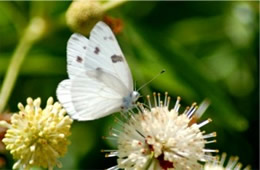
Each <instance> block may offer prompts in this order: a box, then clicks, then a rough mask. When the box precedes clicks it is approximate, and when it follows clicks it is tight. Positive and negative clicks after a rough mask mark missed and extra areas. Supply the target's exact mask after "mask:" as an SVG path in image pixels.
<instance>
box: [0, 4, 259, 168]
mask: <svg viewBox="0 0 260 170" xmlns="http://www.w3.org/2000/svg"><path fill="white" fill-rule="evenodd" d="M70 3H71V2H39V1H35V2H28V1H27V2H20V1H16V2H0V85H1V84H2V82H3V79H4V75H5V73H6V70H7V67H8V64H9V62H10V58H11V56H12V54H13V52H14V50H15V48H16V46H17V44H18V43H19V40H20V39H21V35H22V33H23V30H24V28H25V27H26V25H27V24H28V22H29V20H30V18H32V17H34V16H36V15H40V16H42V17H43V18H44V19H45V21H46V22H47V29H46V32H45V35H44V36H43V38H41V39H40V40H39V41H37V42H36V43H35V44H33V46H32V48H31V49H30V51H29V52H28V54H27V55H26V58H25V60H24V62H23V64H22V67H21V70H20V71H19V76H18V79H17V82H16V84H15V87H14V90H13V91H12V93H11V97H10V99H9V101H8V104H7V106H6V109H7V110H9V111H11V112H15V111H17V103H18V102H22V103H25V102H26V98H27V97H29V96H31V97H33V98H36V97H41V98H42V101H43V103H45V101H46V100H47V98H48V97H49V96H54V97H55V98H56V92H55V91H56V88H57V85H58V83H59V82H60V81H61V80H63V79H66V78H67V73H66V44H67V40H68V39H69V37H70V35H71V34H72V33H73V32H72V31H71V30H70V29H69V28H68V26H67V25H66V21H65V17H64V16H65V12H66V10H67V9H68V7H69V5H70ZM106 14H107V15H109V16H112V17H115V18H119V19H121V20H122V22H123V26H124V27H123V30H122V32H121V33H120V34H118V35H117V38H118V41H119V44H120V46H121V48H122V51H123V52H124V54H125V56H126V58H127V61H128V63H129V66H130V68H131V71H132V74H133V77H134V80H135V81H136V82H137V87H140V86H141V85H142V84H144V83H145V82H147V81H148V80H150V79H151V78H152V77H154V76H155V75H156V74H157V73H159V72H160V71H161V69H163V68H164V69H166V73H165V74H163V75H161V76H160V77H159V78H157V79H156V80H155V81H153V82H152V83H151V84H149V85H148V86H146V87H145V88H143V89H142V91H141V93H142V94H143V95H147V94H151V93H152V92H153V91H156V92H161V93H164V92H165V91H168V92H169V93H170V95H171V96H172V98H176V97H177V96H181V97H182V106H183V107H182V109H184V108H185V107H186V106H187V105H190V104H191V103H192V102H194V101H196V102H198V103H199V102H201V101H202V100H203V99H205V98H208V99H209V100H210V101H211V105H210V107H209V109H208V110H207V111H206V113H205V114H204V115H203V117H202V120H204V119H207V118H208V117H210V118H212V120H213V122H212V123H210V124H209V125H207V126H206V127H204V128H203V130H206V132H212V131H216V132H217V143H216V144H209V145H208V146H207V147H208V148H216V149H219V150H220V152H227V154H228V155H237V156H239V157H240V162H241V163H243V165H248V164H250V165H251V166H252V168H253V169H258V168H259V166H258V163H259V162H258V161H259V110H258V107H259V72H258V70H259V65H258V63H259V58H258V55H259V2H257V1H255V2H246V1H245V2H243V1H237V2H235V1H233V2H166V1H165V2H155V1H154V2H130V1H129V2H126V3H124V4H122V5H121V6H119V7H117V8H114V9H111V10H110V11H109V12H108V13H106ZM173 103H174V102H172V104H173ZM112 126H115V122H114V117H113V116H108V117H106V118H102V119H100V120H95V121H89V122H77V121H75V122H74V123H73V126H72V136H71V137H70V139H71V141H72V143H71V145H70V146H69V151H68V153H67V154H66V156H65V157H63V158H62V159H60V160H61V161H62V163H63V167H64V168H63V169H104V168H108V167H111V166H113V165H115V164H116V159H115V158H105V157H104V153H101V152H100V150H101V149H111V148H115V147H116V145H115V144H114V143H111V142H109V141H107V140H103V139H102V138H101V137H102V136H107V135H108V134H109V127H112ZM1 156H2V157H4V158H5V159H6V165H5V166H4V167H3V168H4V169H10V168H11V166H12V164H13V161H12V158H11V156H10V155H9V154H8V153H6V152H2V153H1Z"/></svg>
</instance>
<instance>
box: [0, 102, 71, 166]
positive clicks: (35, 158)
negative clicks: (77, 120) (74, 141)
mask: <svg viewBox="0 0 260 170" xmlns="http://www.w3.org/2000/svg"><path fill="white" fill-rule="evenodd" d="M40 104H41V100H40V98H37V99H35V100H33V99H32V98H27V105H26V106H25V107H24V106H23V105H22V104H21V103H19V104H18V108H19V110H20V111H19V113H16V114H13V115H12V117H11V123H10V124H9V123H7V122H5V121H1V122H0V125H1V126H2V127H7V128H8V130H7V132H6V134H5V137H4V139H3V142H4V144H5V145H6V149H7V150H10V153H11V154H12V155H13V158H14V159H16V160H17V162H16V163H15V164H14V165H13V169H17V168H19V167H20V168H22V169H30V168H31V167H33V166H41V167H44V168H48V169H52V168H53V167H54V166H58V167H61V163H60V162H59V161H58V160H57V158H58V157H60V156H63V155H64V154H65V153H66V152H67V145H68V144H69V141H68V139H67V137H68V136H69V135H70V127H71V123H72V119H70V117H69V116H65V113H66V112H65V110H64V109H63V108H62V107H61V105H60V104H59V103H58V102H56V103H53V98H52V97H50V98H49V99H48V101H47V106H46V107H45V108H44V109H43V110H42V109H41V107H40Z"/></svg>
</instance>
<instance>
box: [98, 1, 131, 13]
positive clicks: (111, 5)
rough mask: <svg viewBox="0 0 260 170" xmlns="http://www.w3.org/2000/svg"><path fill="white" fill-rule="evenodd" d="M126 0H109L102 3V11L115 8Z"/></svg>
mask: <svg viewBox="0 0 260 170" xmlns="http://www.w3.org/2000/svg"><path fill="white" fill-rule="evenodd" d="M125 2H126V0H110V1H108V2H107V3H104V4H103V6H102V8H103V10H104V12H107V11H109V10H110V9H113V8H116V7H117V6H119V5H121V4H123V3H125Z"/></svg>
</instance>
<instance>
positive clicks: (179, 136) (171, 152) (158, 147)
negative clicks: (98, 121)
mask: <svg viewBox="0 0 260 170" xmlns="http://www.w3.org/2000/svg"><path fill="white" fill-rule="evenodd" d="M147 99H148V106H145V105H144V104H138V107H137V110H138V113H137V114H135V113H133V111H129V118H127V119H128V120H127V122H126V123H123V122H122V121H121V120H118V122H119V124H121V125H122V130H117V129H112V137H115V138H116V139H117V143H118V148H117V150H103V151H104V152H108V153H107V154H106V156H107V157H113V156H117V157H118V159H117V165H116V166H114V167H111V168H109V169H110V170H112V169H151V170H152V169H154V170H160V169H162V170H166V169H183V170H188V169H191V170H194V169H201V168H202V167H203V166H202V165H201V164H200V163H199V162H206V161H208V160H212V159H214V157H213V156H209V155H208V154H207V153H212V152H217V150H213V149H206V148H205V145H206V144H208V143H212V142H216V140H211V141H208V140H207V139H208V138H212V137H215V136H216V133H215V132H213V133H209V134H205V132H204V131H201V130H200V128H201V127H202V126H204V125H206V124H208V123H209V122H211V120H210V119H208V120H205V121H203V122H201V123H196V122H197V120H198V118H199V117H200V116H201V114H202V113H200V112H196V111H197V110H198V107H197V106H196V103H193V104H192V106H191V107H187V108H186V110H185V111H184V112H183V113H182V114H179V109H180V97H178V98H177V101H176V103H175V106H174V107H173V109H170V110H169V105H170V97H168V94H167V93H166V94H165V99H164V101H161V98H160V94H158V95H157V97H156V94H155V93H154V105H153V106H152V104H151V101H150V97H149V96H147ZM199 110H205V109H204V108H200V109H199ZM108 138H111V137H108Z"/></svg>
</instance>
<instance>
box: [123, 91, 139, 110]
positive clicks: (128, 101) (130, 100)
mask: <svg viewBox="0 0 260 170" xmlns="http://www.w3.org/2000/svg"><path fill="white" fill-rule="evenodd" d="M139 97H140V93H139V92H137V91H133V92H131V93H130V94H129V95H128V96H126V97H124V98H123V105H122V106H121V109H122V110H124V111H127V110H129V109H131V108H133V107H134V105H135V103H136V101H137V99H138V98H139Z"/></svg>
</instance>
